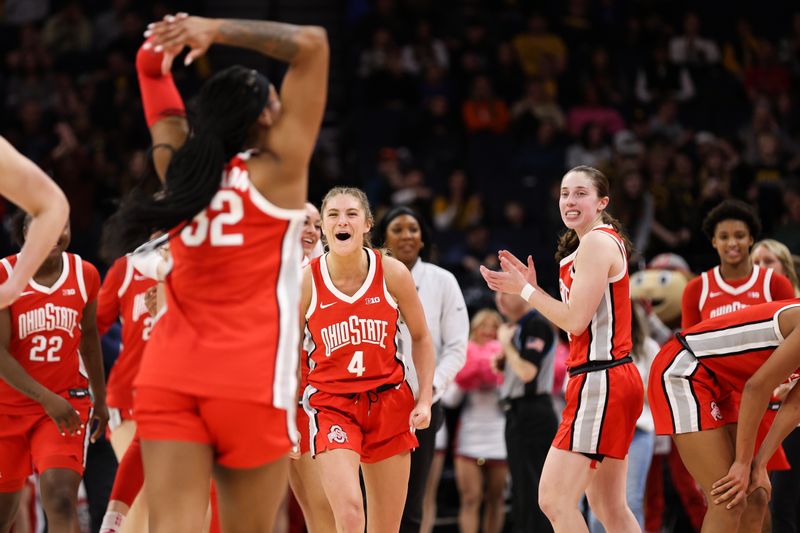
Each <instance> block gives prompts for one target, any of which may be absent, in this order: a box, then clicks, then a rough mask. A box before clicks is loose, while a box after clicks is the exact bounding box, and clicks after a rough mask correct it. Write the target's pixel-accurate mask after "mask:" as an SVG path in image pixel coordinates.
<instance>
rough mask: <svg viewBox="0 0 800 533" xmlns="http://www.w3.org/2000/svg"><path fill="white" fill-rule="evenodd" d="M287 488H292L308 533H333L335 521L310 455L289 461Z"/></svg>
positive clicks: (305, 454)
mask: <svg viewBox="0 0 800 533" xmlns="http://www.w3.org/2000/svg"><path fill="white" fill-rule="evenodd" d="M289 486H290V487H291V488H292V492H294V495H295V497H296V498H297V503H299V504H300V509H302V510H303V517H304V518H305V521H306V527H307V528H308V530H309V533H333V532H334V531H336V521H335V519H334V517H333V511H332V510H331V506H330V504H329V503H328V498H326V497H325V491H324V490H323V488H322V483H321V481H320V476H319V472H317V465H316V464H315V462H314V459H312V458H311V454H310V453H304V454H303V455H301V456H300V458H299V459H297V460H294V461H291V463H290V466H289Z"/></svg>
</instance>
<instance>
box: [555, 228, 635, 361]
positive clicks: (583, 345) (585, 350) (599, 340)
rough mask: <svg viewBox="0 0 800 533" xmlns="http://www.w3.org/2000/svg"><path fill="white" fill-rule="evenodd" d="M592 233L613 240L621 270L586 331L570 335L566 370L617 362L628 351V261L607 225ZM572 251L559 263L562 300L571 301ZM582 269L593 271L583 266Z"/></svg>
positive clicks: (610, 285)
mask: <svg viewBox="0 0 800 533" xmlns="http://www.w3.org/2000/svg"><path fill="white" fill-rule="evenodd" d="M591 231H599V232H601V233H603V234H604V235H607V236H608V237H609V239H613V241H614V243H615V244H616V245H617V247H618V248H619V250H620V252H621V253H622V257H623V265H622V270H621V271H620V272H619V274H616V275H615V276H614V277H612V278H609V280H608V283H607V284H606V287H605V290H604V291H603V298H602V299H601V300H600V305H599V306H598V307H597V310H596V311H595V313H594V316H592V321H591V322H589V326H588V327H587V328H586V331H584V332H583V333H581V334H580V335H571V336H570V339H569V358H568V359H567V368H574V367H576V366H578V365H582V364H586V363H588V362H602V361H611V360H614V359H620V358H622V357H625V356H627V355H628V354H629V353H630V351H631V346H632V344H631V297H630V284H629V281H628V260H627V252H626V251H625V244H624V243H623V242H622V239H621V238H620V236H619V234H618V233H617V232H616V231H614V228H612V227H611V226H610V225H606V224H604V225H602V226H597V227H596V228H594V229H592V230H591ZM577 255H578V251H577V250H576V251H574V252H573V253H571V254H570V255H568V256H567V257H565V258H564V259H562V260H561V263H560V265H559V287H560V289H561V300H562V301H563V302H564V303H569V301H570V289H571V288H572V280H573V279H574V278H575V257H576V256H577ZM583 268H592V266H591V264H589V263H585V264H584V266H583Z"/></svg>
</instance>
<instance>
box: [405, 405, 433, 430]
mask: <svg viewBox="0 0 800 533" xmlns="http://www.w3.org/2000/svg"><path fill="white" fill-rule="evenodd" d="M408 423H409V425H410V426H411V431H412V432H414V431H416V430H418V429H425V428H427V427H428V426H430V425H431V404H429V403H423V402H417V405H415V406H414V409H413V410H412V411H411V415H410V416H409V417H408Z"/></svg>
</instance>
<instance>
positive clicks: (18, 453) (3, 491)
mask: <svg viewBox="0 0 800 533" xmlns="http://www.w3.org/2000/svg"><path fill="white" fill-rule="evenodd" d="M15 222H16V224H15V238H16V239H17V240H20V241H21V240H23V239H24V238H25V237H24V236H25V235H26V234H28V235H29V233H27V232H28V231H30V227H29V223H30V216H29V215H28V216H25V214H24V213H21V212H20V213H19V216H17V217H16V219H15ZM69 239H70V233H69V226H68V225H67V226H65V227H64V228H63V229H62V234H61V237H60V238H59V240H58V243H57V244H56V246H55V247H53V249H52V250H51V252H50V254H49V255H48V256H47V259H46V260H45V262H44V263H43V264H42V266H41V267H40V268H39V270H38V271H37V272H36V274H35V275H34V277H33V278H32V279H31V281H30V282H29V283H28V285H27V286H26V287H25V290H24V291H22V293H21V294H20V298H19V299H18V300H17V301H15V302H14V303H13V304H12V305H11V306H10V307H8V308H6V309H3V310H0V378H2V379H0V474H2V477H0V531H2V532H7V531H9V530H10V528H11V523H12V521H13V519H14V516H15V515H16V512H17V507H18V505H19V496H20V493H21V491H22V488H23V487H24V485H25V481H26V479H27V478H28V476H29V475H30V474H31V473H32V472H33V471H36V472H37V473H38V474H39V479H40V487H41V495H42V505H43V507H44V511H45V515H46V516H47V523H48V528H49V531H52V532H54V533H74V532H75V531H76V530H77V529H78V517H77V512H76V503H77V499H78V486H79V484H80V481H81V476H82V475H83V468H84V464H85V459H86V457H85V454H86V447H87V446H88V444H89V442H88V441H89V438H90V433H91V431H92V430H91V426H92V423H93V422H96V423H97V426H96V429H95V431H94V433H92V434H91V440H92V441H94V439H95V438H97V436H98V435H100V434H101V433H102V432H103V431H105V426H106V422H107V421H108V410H107V408H106V404H105V396H106V390H105V380H104V379H105V377H104V375H103V359H102V356H101V354H100V340H99V336H98V334H97V326H96V323H95V310H96V308H97V301H96V299H97V291H98V289H99V287H100V276H99V275H98V273H97V270H96V269H95V268H94V266H92V265H91V264H89V263H87V262H85V261H83V260H82V259H81V258H80V257H79V256H77V255H73V254H69V253H66V252H65V251H64V250H66V248H67V246H68V244H69ZM18 257H19V256H18V255H13V256H10V257H7V258H5V259H2V260H0V280H2V281H5V280H7V279H9V278H10V277H11V276H12V275H13V272H14V270H15V268H16V265H17V260H18ZM90 386H91V393H90V390H89V387H90Z"/></svg>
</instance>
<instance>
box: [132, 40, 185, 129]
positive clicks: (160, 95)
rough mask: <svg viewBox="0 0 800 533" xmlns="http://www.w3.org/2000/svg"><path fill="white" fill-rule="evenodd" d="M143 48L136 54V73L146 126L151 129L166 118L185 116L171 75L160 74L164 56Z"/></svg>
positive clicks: (181, 100)
mask: <svg viewBox="0 0 800 533" xmlns="http://www.w3.org/2000/svg"><path fill="white" fill-rule="evenodd" d="M146 42H147V41H146ZM143 46H144V45H142V47H140V48H139V52H138V53H137V54H136V73H137V77H138V78H139V90H140V92H141V93H142V105H143V106H144V115H145V119H146V120H147V126H148V127H153V124H155V123H156V122H158V121H159V120H161V119H162V118H165V117H168V116H181V117H182V116H185V115H186V108H185V106H184V104H183V98H181V95H180V93H179V92H178V88H177V87H176V86H175V81H174V80H173V79H172V74H162V73H161V60H162V59H163V57H164V54H163V53H161V52H158V53H156V52H154V51H153V50H152V49H150V50H145V49H144V47H143Z"/></svg>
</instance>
